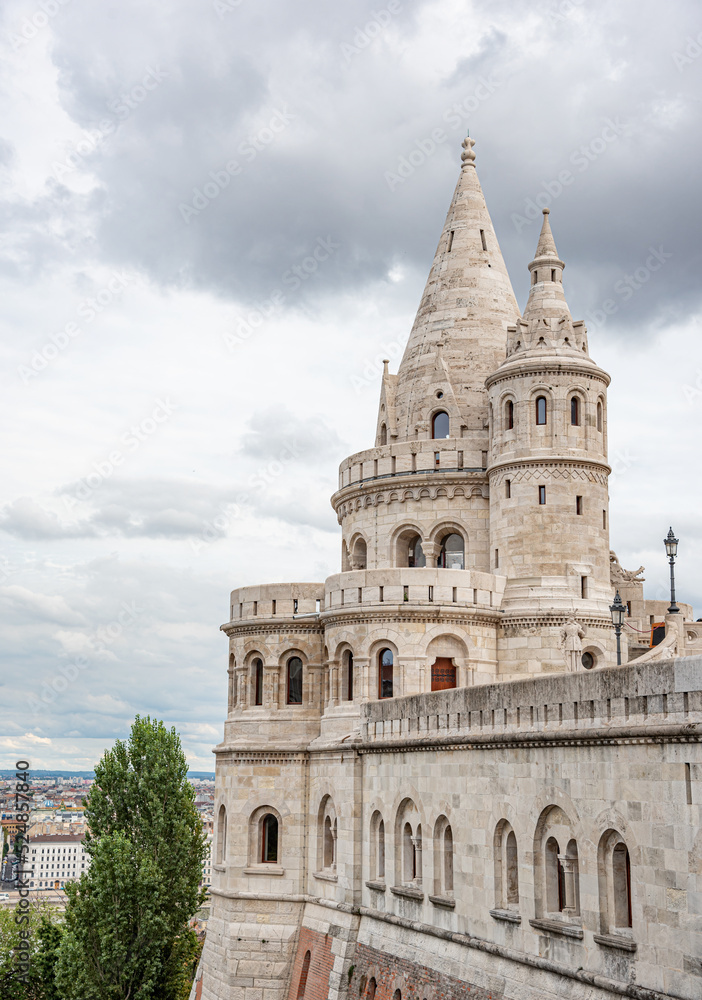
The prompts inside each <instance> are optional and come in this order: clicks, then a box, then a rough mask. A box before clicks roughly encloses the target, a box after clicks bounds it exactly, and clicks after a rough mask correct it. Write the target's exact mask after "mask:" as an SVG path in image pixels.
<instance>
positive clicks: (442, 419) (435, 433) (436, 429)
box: [431, 410, 449, 438]
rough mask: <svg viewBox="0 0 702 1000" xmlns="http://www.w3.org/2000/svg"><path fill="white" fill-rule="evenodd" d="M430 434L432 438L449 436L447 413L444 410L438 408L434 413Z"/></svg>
mask: <svg viewBox="0 0 702 1000" xmlns="http://www.w3.org/2000/svg"><path fill="white" fill-rule="evenodd" d="M431 436H432V437H433V438H447V437H448V436H449V415H448V413H446V411H445V410H439V412H438V413H435V414H434V418H433V420H432V422H431Z"/></svg>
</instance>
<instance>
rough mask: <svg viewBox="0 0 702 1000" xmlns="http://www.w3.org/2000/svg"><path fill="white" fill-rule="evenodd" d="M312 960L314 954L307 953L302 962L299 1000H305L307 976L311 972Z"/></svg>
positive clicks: (298, 989) (298, 992)
mask: <svg viewBox="0 0 702 1000" xmlns="http://www.w3.org/2000/svg"><path fill="white" fill-rule="evenodd" d="M311 959H312V952H311V951H306V952H305V957H304V959H303V960H302V972H301V973H300V985H299V986H298V988H297V1000H303V997H304V995H305V990H306V989H307V976H308V973H309V971H310V961H311Z"/></svg>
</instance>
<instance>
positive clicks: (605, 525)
mask: <svg viewBox="0 0 702 1000" xmlns="http://www.w3.org/2000/svg"><path fill="white" fill-rule="evenodd" d="M602 527H603V528H606V527H607V511H606V510H603V511H602Z"/></svg>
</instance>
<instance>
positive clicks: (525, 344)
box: [486, 208, 611, 676]
mask: <svg viewBox="0 0 702 1000" xmlns="http://www.w3.org/2000/svg"><path fill="white" fill-rule="evenodd" d="M563 268H564V264H563V261H562V260H561V259H560V258H559V256H558V252H557V250H556V244H555V242H554V239H553V235H552V233H551V227H550V225H549V210H548V209H547V208H545V209H544V221H543V227H542V230H541V235H540V237H539V243H538V246H537V248H536V255H535V257H534V259H533V260H532V262H531V263H530V264H529V271H530V273H531V287H530V290H529V299H528V302H527V305H526V309H525V310H524V315H523V317H521V318H520V319H518V321H517V322H516V324H514V325H510V327H509V328H508V337H507V356H506V358H505V359H504V360H503V361H502V363H501V364H500V365H499V367H498V368H497V369H496V370H495V371H493V372H492V373H490V375H489V376H488V378H487V381H486V385H487V388H488V394H489V400H490V403H489V407H490V411H489V412H490V416H489V422H490V458H489V468H488V475H489V481H490V557H491V561H492V568H493V571H494V572H495V573H502V574H504V576H505V577H506V578H507V583H506V588H505V594H504V602H503V605H502V610H503V611H504V618H503V620H502V628H501V629H500V638H499V640H498V642H499V655H498V658H499V660H500V673H501V675H503V676H508V675H510V674H519V673H523V672H524V670H525V669H526V670H528V671H529V672H531V673H541V672H542V671H548V670H560V669H562V664H563V655H562V648H561V629H562V626H563V620H564V617H565V618H566V619H568V618H572V619H573V620H576V621H577V622H579V623H580V625H581V626H585V627H586V629H587V632H588V638H587V641H586V642H585V644H584V647H583V649H584V651H585V652H587V653H588V654H589V656H590V657H591V658H592V661H591V662H590V661H587V662H589V663H590V666H593V665H597V663H599V664H600V665H602V664H603V663H604V661H605V656H606V652H607V651H608V650H610V649H611V642H610V636H611V620H610V613H609V604H610V602H611V584H610V568H609V509H608V503H609V501H608V491H607V477H608V475H609V472H610V468H609V466H608V465H607V386H608V385H609V381H610V380H609V376H608V375H607V373H606V372H604V371H603V370H602V369H601V368H599V367H598V366H597V365H596V364H595V363H594V362H593V361H592V359H591V358H590V356H589V354H588V345H587V330H586V328H585V324H584V323H583V322H582V321H579V322H573V320H572V318H571V315H570V310H569V309H568V304H567V302H566V299H565V295H564V293H563ZM528 638H529V639H534V640H535V641H532V642H529V643H527V641H526V640H527V639H528ZM526 651H528V652H526ZM525 652H526V657H525Z"/></svg>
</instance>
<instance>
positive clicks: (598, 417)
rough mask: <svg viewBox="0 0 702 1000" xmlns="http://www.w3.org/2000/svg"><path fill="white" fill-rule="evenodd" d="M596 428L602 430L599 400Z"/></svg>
mask: <svg viewBox="0 0 702 1000" xmlns="http://www.w3.org/2000/svg"><path fill="white" fill-rule="evenodd" d="M597 430H598V431H601V430H602V403H601V402H600V401H599V400H598V402H597Z"/></svg>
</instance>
